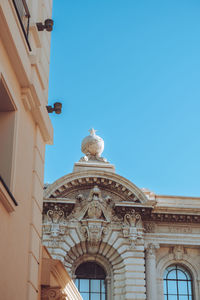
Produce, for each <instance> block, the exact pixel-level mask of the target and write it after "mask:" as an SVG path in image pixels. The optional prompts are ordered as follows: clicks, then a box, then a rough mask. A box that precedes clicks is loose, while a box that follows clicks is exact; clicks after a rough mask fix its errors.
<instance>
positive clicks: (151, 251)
mask: <svg viewBox="0 0 200 300" xmlns="http://www.w3.org/2000/svg"><path fill="white" fill-rule="evenodd" d="M159 248H160V245H159V244H158V243H147V244H145V250H146V254H147V255H148V256H154V255H155V254H156V250H157V249H159Z"/></svg>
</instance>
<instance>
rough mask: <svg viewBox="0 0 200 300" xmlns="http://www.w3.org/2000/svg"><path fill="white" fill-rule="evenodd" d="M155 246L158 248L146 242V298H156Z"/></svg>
mask: <svg viewBox="0 0 200 300" xmlns="http://www.w3.org/2000/svg"><path fill="white" fill-rule="evenodd" d="M156 248H158V246H157V245H154V244H148V246H147V248H146V261H145V267H146V292H147V300H156V299H157V284H156Z"/></svg>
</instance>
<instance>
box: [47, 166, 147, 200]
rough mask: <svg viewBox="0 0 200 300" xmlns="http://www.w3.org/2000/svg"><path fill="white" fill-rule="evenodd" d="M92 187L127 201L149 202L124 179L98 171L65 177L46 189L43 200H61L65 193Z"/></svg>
mask: <svg viewBox="0 0 200 300" xmlns="http://www.w3.org/2000/svg"><path fill="white" fill-rule="evenodd" d="M94 185H98V186H99V187H101V189H102V188H104V189H107V190H110V191H112V192H113V193H116V194H119V195H121V196H122V197H123V198H124V199H126V200H127V201H131V202H138V203H143V204H144V203H146V202H148V201H149V200H148V199H147V197H146V195H145V194H144V193H143V192H142V191H141V190H140V189H139V188H138V187H137V186H136V185H134V184H133V183H132V182H130V181H129V180H127V179H126V178H124V177H122V176H120V175H117V174H115V173H112V172H105V171H100V170H88V171H84V172H74V173H70V174H68V175H65V176H63V177H61V178H60V179H58V180H57V181H55V182H54V183H53V184H51V185H49V186H48V187H47V189H46V190H45V192H44V198H60V197H61V198H62V197H63V195H64V194H66V192H67V191H70V190H78V189H79V188H82V187H87V186H88V187H92V186H94Z"/></svg>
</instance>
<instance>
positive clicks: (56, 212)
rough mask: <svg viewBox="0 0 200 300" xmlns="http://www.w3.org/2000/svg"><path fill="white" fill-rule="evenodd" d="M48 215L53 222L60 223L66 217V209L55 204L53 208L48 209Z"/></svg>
mask: <svg viewBox="0 0 200 300" xmlns="http://www.w3.org/2000/svg"><path fill="white" fill-rule="evenodd" d="M47 216H48V218H49V220H50V221H51V222H52V223H54V224H58V223H59V222H60V221H61V219H62V218H63V217H64V211H63V210H61V209H60V208H59V207H58V206H57V205H55V206H54V209H53V210H51V209H50V210H48V212H47Z"/></svg>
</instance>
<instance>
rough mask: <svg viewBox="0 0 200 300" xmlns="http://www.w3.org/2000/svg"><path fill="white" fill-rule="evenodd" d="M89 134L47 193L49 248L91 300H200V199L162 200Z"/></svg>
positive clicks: (45, 228)
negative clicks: (120, 170) (122, 170)
mask: <svg viewBox="0 0 200 300" xmlns="http://www.w3.org/2000/svg"><path fill="white" fill-rule="evenodd" d="M103 146H104V145H103V140H102V139H101V138H100V137H98V136H97V135H96V134H95V131H94V130H91V132H90V136H88V137H86V138H85V139H84V140H83V142H82V152H83V153H85V156H84V157H83V158H81V159H80V161H79V162H77V163H75V165H74V170H73V172H72V173H71V174H68V175H65V176H63V177H62V178H60V179H58V180H57V181H55V182H54V183H53V184H51V185H48V186H47V187H46V189H45V196H44V205H43V244H44V245H45V246H46V247H47V249H48V251H49V252H50V254H51V255H52V257H53V258H55V259H58V260H60V261H61V262H62V263H63V264H64V266H65V268H66V270H67V271H68V272H69V274H70V275H71V276H72V278H73V279H74V280H75V283H76V286H77V287H78V289H79V291H80V293H81V295H82V297H83V299H88V300H92V299H95V300H98V299H99V300H100V299H101V300H103V299H107V300H111V299H112V300H119V299H126V300H128V299H129V300H136V299H148V300H164V299H166V300H174V299H179V300H186V299H187V300H198V299H200V290H199V287H200V286H199V280H200V249H199V245H200V198H189V197H177V196H159V195H156V194H154V193H152V192H150V191H148V190H146V189H140V188H138V187H137V186H135V185H134V184H133V183H132V182H130V181H129V180H127V179H126V178H124V177H122V176H120V175H118V174H116V173H115V169H114V166H113V165H111V164H110V163H108V162H107V161H106V159H104V158H102V157H101V153H102V151H103Z"/></svg>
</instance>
